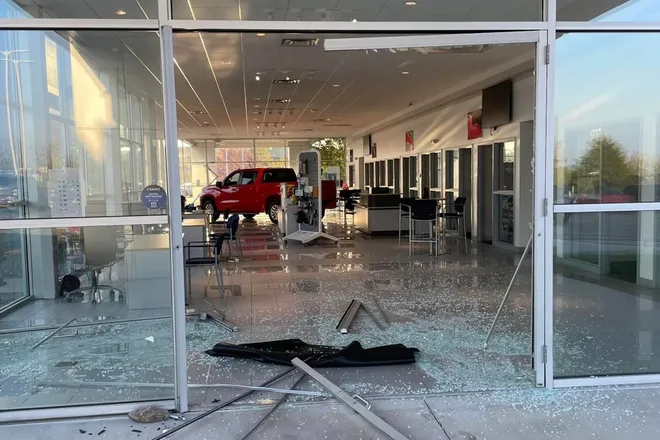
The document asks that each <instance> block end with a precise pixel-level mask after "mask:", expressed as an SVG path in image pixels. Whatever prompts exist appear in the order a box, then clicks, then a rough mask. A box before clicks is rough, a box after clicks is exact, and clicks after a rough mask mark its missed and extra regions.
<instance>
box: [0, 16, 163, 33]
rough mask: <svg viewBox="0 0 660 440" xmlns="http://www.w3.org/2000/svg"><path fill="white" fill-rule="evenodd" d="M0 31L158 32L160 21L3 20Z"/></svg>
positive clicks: (90, 19)
mask: <svg viewBox="0 0 660 440" xmlns="http://www.w3.org/2000/svg"><path fill="white" fill-rule="evenodd" d="M0 29H4V30H9V29H17V30H31V29H34V30H57V29H64V30H69V31H72V30H99V29H104V30H118V31H119V30H158V20H132V19H127V20H123V19H98V18H39V19H35V18H3V19H0Z"/></svg>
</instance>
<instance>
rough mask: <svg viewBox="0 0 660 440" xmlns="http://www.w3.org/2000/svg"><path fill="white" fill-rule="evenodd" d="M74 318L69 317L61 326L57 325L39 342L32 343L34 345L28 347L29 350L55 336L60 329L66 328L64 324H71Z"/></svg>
mask: <svg viewBox="0 0 660 440" xmlns="http://www.w3.org/2000/svg"><path fill="white" fill-rule="evenodd" d="M75 320H76V318H71V319H69V320H68V321H67V322H65V323H64V324H62V325H61V326H59V327H58V328H57V329H55V330H54V331H53V332H52V333H50V334H49V335H47V336H46V337H45V338H43V339H42V340H41V341H39V342H37V343H36V344H34V345H33V346H32V348H30V350H34V349H35V348H37V347H39V346H40V345H41V344H43V343H44V342H46V341H48V340H49V339H50V338H52V337H53V336H55V335H56V334H58V333H59V332H61V331H62V330H64V328H66V326H68V325H69V324H71V323H72V322H74V321H75Z"/></svg>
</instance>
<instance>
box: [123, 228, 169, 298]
mask: <svg viewBox="0 0 660 440" xmlns="http://www.w3.org/2000/svg"><path fill="white" fill-rule="evenodd" d="M169 249H170V241H169V236H168V235H167V234H153V235H136V236H135V237H134V238H133V241H131V242H130V243H128V245H127V246H126V250H125V253H124V256H125V263H126V291H125V295H126V304H127V305H128V308H129V309H132V310H135V309H157V308H164V307H172V293H171V292H172V287H171V286H172V283H171V276H170V251H169Z"/></svg>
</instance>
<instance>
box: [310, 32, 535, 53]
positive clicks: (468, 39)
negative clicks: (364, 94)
mask: <svg viewBox="0 0 660 440" xmlns="http://www.w3.org/2000/svg"><path fill="white" fill-rule="evenodd" d="M538 40H539V33H538V32H537V31H530V32H497V33H479V34H452V35H412V36H406V37H366V38H330V39H328V38H326V39H325V41H324V42H323V45H324V47H325V50H326V51H328V52H330V51H347V50H371V49H404V48H413V47H450V46H480V45H496V44H519V43H536V42H537V41H538Z"/></svg>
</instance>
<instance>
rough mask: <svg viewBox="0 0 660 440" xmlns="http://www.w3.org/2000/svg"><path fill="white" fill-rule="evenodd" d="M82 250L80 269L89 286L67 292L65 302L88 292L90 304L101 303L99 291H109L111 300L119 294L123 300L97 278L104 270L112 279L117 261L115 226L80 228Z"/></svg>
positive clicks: (119, 291) (101, 298)
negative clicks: (82, 260) (106, 270)
mask: <svg viewBox="0 0 660 440" xmlns="http://www.w3.org/2000/svg"><path fill="white" fill-rule="evenodd" d="M82 237H83V239H82V249H83V254H84V266H83V268H82V269H81V270H82V271H84V272H85V273H86V274H87V277H88V278H89V280H90V285H89V286H83V287H80V288H78V289H75V290H72V291H70V292H67V293H66V295H65V300H66V301H67V302H71V301H72V298H71V297H72V296H74V295H80V294H83V295H84V292H85V291H90V298H91V303H92V304H96V303H97V302H102V301H103V297H102V296H101V290H109V291H110V295H109V296H108V298H111V297H112V296H114V295H115V294H116V293H119V295H120V297H121V298H123V296H124V294H123V292H122V291H121V290H119V289H117V288H116V287H113V286H111V285H109V284H99V277H100V275H101V274H102V273H103V271H104V270H105V269H108V270H109V274H108V279H112V267H113V266H114V265H115V264H116V263H117V261H118V256H117V255H118V253H119V244H118V242H117V240H118V238H119V234H118V232H117V227H116V226H91V227H84V228H82Z"/></svg>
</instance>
